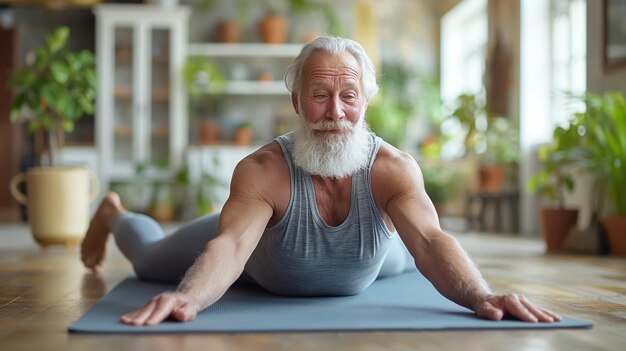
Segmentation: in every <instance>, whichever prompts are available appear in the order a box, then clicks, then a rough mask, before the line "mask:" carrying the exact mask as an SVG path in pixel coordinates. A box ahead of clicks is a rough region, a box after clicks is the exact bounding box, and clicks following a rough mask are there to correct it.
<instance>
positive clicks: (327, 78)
mask: <svg viewBox="0 0 626 351" xmlns="http://www.w3.org/2000/svg"><path fill="white" fill-rule="evenodd" d="M360 81H361V70H360V67H359V65H358V63H357V61H356V59H355V58H354V57H353V56H352V54H350V53H348V52H344V53H342V54H341V55H338V56H335V55H331V54H328V53H324V52H320V51H318V52H315V53H313V54H312V55H311V57H310V58H309V60H308V62H307V63H306V64H305V66H304V68H303V71H302V82H303V83H302V88H301V89H300V91H299V93H298V94H297V95H294V96H293V98H294V101H293V102H294V106H295V108H296V112H298V114H300V115H301V116H302V117H303V118H304V120H305V122H306V123H307V124H309V125H311V124H313V125H315V124H317V123H318V122H322V121H324V122H323V124H324V125H326V126H325V127H323V129H324V130H318V131H317V133H340V132H341V131H342V130H344V129H346V128H349V127H351V126H353V125H355V124H356V123H357V122H358V120H359V119H360V118H361V117H362V116H363V112H364V109H365V108H366V106H367V103H366V100H365V97H364V96H363V93H362V89H361V84H360ZM342 125H343V127H342Z"/></svg>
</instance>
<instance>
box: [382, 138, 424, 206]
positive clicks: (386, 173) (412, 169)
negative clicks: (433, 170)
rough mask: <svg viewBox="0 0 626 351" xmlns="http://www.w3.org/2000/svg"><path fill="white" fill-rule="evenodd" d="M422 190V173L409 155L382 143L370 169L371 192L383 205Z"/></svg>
mask: <svg viewBox="0 0 626 351" xmlns="http://www.w3.org/2000/svg"><path fill="white" fill-rule="evenodd" d="M423 189H424V183H423V179H422V172H421V170H420V167H419V165H418V164H417V162H416V161H415V159H414V158H413V156H411V155H410V154H408V153H406V152H404V151H401V150H398V149H397V148H395V147H393V146H392V145H390V144H388V143H386V142H383V144H382V145H381V147H380V150H379V151H378V154H377V155H376V160H375V161H374V165H373V167H372V190H373V192H374V196H375V198H377V200H378V201H380V203H381V205H382V206H383V207H384V203H385V202H386V201H388V200H389V199H390V198H393V197H397V196H402V195H406V194H416V193H421V192H422V191H423Z"/></svg>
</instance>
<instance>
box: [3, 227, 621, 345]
mask: <svg viewBox="0 0 626 351" xmlns="http://www.w3.org/2000/svg"><path fill="white" fill-rule="evenodd" d="M457 237H458V239H459V240H460V242H461V243H462V245H463V246H464V247H465V248H466V249H467V250H468V251H469V252H470V254H471V255H472V256H473V257H474V259H475V260H476V261H477V263H478V264H479V266H480V268H481V270H482V272H483V274H484V275H485V277H486V278H487V280H488V281H489V282H490V283H491V285H492V286H493V287H494V288H495V289H496V290H497V291H501V292H504V291H512V292H520V293H524V294H526V295H527V296H529V297H530V298H532V300H534V301H535V302H538V303H541V304H542V305H543V306H546V307H549V308H551V309H553V310H555V311H557V312H558V313H561V314H564V315H568V316H570V317H574V318H579V319H586V320H589V321H592V322H593V323H595V326H594V328H593V329H590V330H552V331H550V330H538V331H537V330H536V331H532V330H530V331H516V330H513V331H449V332H441V331H439V332H347V333H346V332H344V333H258V334H190V335H132V336H131V335H76V334H69V333H68V332H67V327H68V325H70V324H71V323H72V322H74V321H75V320H77V319H78V318H79V317H80V316H81V315H82V314H83V313H84V312H85V311H86V310H87V309H88V308H89V307H90V306H91V305H92V304H93V303H95V302H96V301H97V300H98V299H99V298H100V297H102V296H103V295H104V294H105V293H106V292H107V291H109V290H110V289H112V288H113V287H114V286H115V285H116V284H117V283H118V282H119V281H121V280H122V279H123V278H124V277H125V276H126V275H127V274H128V273H129V272H130V266H129V265H128V264H127V263H126V262H125V261H124V259H123V258H122V257H121V256H120V254H119V252H117V250H110V255H109V257H110V260H109V262H108V265H107V268H106V271H105V274H104V276H103V278H102V279H97V278H95V277H94V276H92V275H90V274H88V273H86V271H85V270H84V269H83V267H82V266H81V264H80V263H79V255H78V253H77V252H67V251H65V250H63V249H51V250H48V251H47V252H42V251H41V250H39V248H37V246H36V245H35V244H34V243H33V241H32V239H31V238H30V234H29V232H28V228H26V227H24V226H21V225H9V226H7V225H4V226H0V350H66V351H71V350H100V349H103V350H131V349H132V350H135V351H139V350H176V351H182V350H200V349H202V350H212V351H219V350H247V349H250V350H371V351H374V350H419V349H425V350H556V349H558V350H624V349H625V347H626V346H625V345H626V259H621V258H611V257H593V256H568V255H550V256H547V255H544V254H543V246H542V244H541V242H539V241H537V240H530V239H520V238H514V237H503V236H493V235H486V234H482V235H481V234H471V233H468V234H459V235H458V236H457Z"/></svg>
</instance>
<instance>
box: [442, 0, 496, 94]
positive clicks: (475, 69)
mask: <svg viewBox="0 0 626 351" xmlns="http://www.w3.org/2000/svg"><path fill="white" fill-rule="evenodd" d="M487 29H488V24H487V2H486V0H465V1H462V2H461V3H459V4H458V5H457V6H456V7H454V8H453V9H452V10H450V11H449V12H448V13H446V14H445V15H444V16H443V18H442V20H441V97H442V99H443V101H444V102H445V103H451V102H453V101H454V99H456V97H457V96H459V95H461V94H463V93H478V92H480V91H482V90H483V76H484V71H485V60H486V47H487Z"/></svg>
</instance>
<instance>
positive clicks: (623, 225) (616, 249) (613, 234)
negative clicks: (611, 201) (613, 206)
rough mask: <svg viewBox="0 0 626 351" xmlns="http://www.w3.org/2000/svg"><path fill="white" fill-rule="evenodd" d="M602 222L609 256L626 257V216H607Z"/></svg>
mask: <svg viewBox="0 0 626 351" xmlns="http://www.w3.org/2000/svg"><path fill="white" fill-rule="evenodd" d="M602 222H603V224H604V227H605V228H606V234H607V236H608V239H609V248H610V249H611V254H613V255H617V256H626V216H625V215H621V216H607V217H605V218H604V220H603V221H602Z"/></svg>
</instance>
